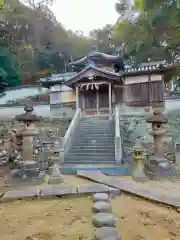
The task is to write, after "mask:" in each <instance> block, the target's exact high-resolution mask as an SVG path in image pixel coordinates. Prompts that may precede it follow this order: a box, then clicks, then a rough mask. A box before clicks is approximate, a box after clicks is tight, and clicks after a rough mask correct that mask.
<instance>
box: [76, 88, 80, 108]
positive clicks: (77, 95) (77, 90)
mask: <svg viewBox="0 0 180 240" xmlns="http://www.w3.org/2000/svg"><path fill="white" fill-rule="evenodd" d="M78 108H79V87H78V86H76V110H77V109H78Z"/></svg>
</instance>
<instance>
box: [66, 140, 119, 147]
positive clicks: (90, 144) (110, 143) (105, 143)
mask: <svg viewBox="0 0 180 240" xmlns="http://www.w3.org/2000/svg"><path fill="white" fill-rule="evenodd" d="M114 145H115V141H99V142H98V141H96V142H95V143H94V142H91V141H89V140H86V141H85V140H83V141H78V142H73V143H72V145H71V147H75V146H78V147H80V146H82V147H83V146H86V147H87V146H88V147H95V146H96V147H97V148H99V147H109V146H114Z"/></svg>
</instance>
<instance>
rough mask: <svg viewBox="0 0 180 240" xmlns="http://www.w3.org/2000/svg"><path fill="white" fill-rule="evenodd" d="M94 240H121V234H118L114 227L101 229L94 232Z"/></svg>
mask: <svg viewBox="0 0 180 240" xmlns="http://www.w3.org/2000/svg"><path fill="white" fill-rule="evenodd" d="M93 235H94V240H110V239H115V240H121V237H120V234H119V233H118V232H117V230H116V228H112V227H101V228H97V229H96V230H95V231H94V234H93Z"/></svg>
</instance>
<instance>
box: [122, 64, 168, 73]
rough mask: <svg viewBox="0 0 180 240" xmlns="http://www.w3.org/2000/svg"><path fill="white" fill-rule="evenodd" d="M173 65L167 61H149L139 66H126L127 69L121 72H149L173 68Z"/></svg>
mask: <svg viewBox="0 0 180 240" xmlns="http://www.w3.org/2000/svg"><path fill="white" fill-rule="evenodd" d="M171 67H172V65H171V64H166V63H157V64H156V63H153V64H152V63H149V64H148V63H147V65H145V64H142V65H140V66H138V67H132V68H131V67H125V70H124V71H123V72H121V74H123V75H124V74H125V75H126V74H131V73H132V74H133V73H136V74H137V73H148V72H153V71H161V70H165V69H168V68H171Z"/></svg>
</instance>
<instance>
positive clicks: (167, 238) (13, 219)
mask: <svg viewBox="0 0 180 240" xmlns="http://www.w3.org/2000/svg"><path fill="white" fill-rule="evenodd" d="M112 206H113V213H114V215H115V218H116V225H117V229H118V231H119V232H120V233H121V235H122V239H125V240H142V239H144V240H154V239H158V240H179V236H180V214H179V213H177V212H176V211H175V210H172V209H171V208H166V207H162V206H159V205H155V204H153V203H150V202H147V201H145V200H141V199H138V198H135V197H131V196H127V195H121V196H119V197H117V198H115V199H113V200H112ZM91 207H92V200H91V198H90V197H84V198H59V199H58V200H57V199H49V200H39V201H37V200H36V201H17V202H12V203H6V204H1V205H0V216H1V218H0V226H1V231H0V239H4V240H76V239H78V240H79V239H80V240H83V239H86V240H91V239H92V225H91V217H92V213H91Z"/></svg>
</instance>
